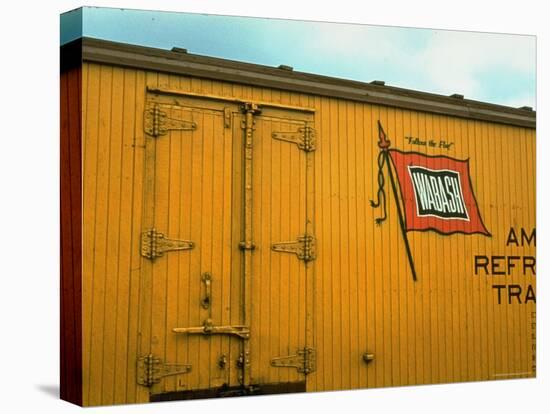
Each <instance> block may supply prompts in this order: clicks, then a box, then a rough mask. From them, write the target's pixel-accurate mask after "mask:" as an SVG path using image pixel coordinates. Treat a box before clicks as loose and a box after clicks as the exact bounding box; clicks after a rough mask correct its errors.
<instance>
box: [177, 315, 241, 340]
mask: <svg viewBox="0 0 550 414" xmlns="http://www.w3.org/2000/svg"><path fill="white" fill-rule="evenodd" d="M172 332H174V333H183V334H201V335H235V336H238V337H239V338H242V339H248V338H250V328H249V327H248V326H245V325H230V326H216V325H214V323H213V322H212V319H206V320H205V321H204V322H203V324H202V326H193V327H190V328H173V329H172Z"/></svg>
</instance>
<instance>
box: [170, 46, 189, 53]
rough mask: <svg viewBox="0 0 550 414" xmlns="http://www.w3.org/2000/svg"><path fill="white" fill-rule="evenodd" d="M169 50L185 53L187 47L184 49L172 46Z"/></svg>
mask: <svg viewBox="0 0 550 414" xmlns="http://www.w3.org/2000/svg"><path fill="white" fill-rule="evenodd" d="M171 52H176V53H187V49H184V48H182V47H175V46H174V47H173V48H172V50H171Z"/></svg>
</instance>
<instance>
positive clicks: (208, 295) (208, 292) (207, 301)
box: [201, 272, 212, 309]
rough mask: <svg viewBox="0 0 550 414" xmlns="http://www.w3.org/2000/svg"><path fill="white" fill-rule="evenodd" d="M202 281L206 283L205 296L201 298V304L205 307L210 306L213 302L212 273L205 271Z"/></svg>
mask: <svg viewBox="0 0 550 414" xmlns="http://www.w3.org/2000/svg"><path fill="white" fill-rule="evenodd" d="M201 280H202V283H204V298H202V300H201V305H202V307H203V308H204V309H208V308H210V305H211V304H212V274H211V273H210V272H204V273H203V274H202V276H201Z"/></svg>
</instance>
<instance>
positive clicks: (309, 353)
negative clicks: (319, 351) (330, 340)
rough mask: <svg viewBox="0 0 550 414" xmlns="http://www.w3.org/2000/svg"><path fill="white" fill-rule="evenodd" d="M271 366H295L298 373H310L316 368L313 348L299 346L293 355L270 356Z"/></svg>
mask: <svg viewBox="0 0 550 414" xmlns="http://www.w3.org/2000/svg"><path fill="white" fill-rule="evenodd" d="M271 366H272V367H277V368H296V369H297V370H298V372H300V373H303V374H306V375H307V374H310V373H312V372H314V371H315V370H316V369H317V358H316V352H315V349H314V348H308V347H306V348H301V349H298V350H297V351H296V354H294V355H288V356H280V357H276V358H272V359H271Z"/></svg>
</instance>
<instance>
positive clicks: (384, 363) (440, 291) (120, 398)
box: [82, 62, 535, 405]
mask: <svg viewBox="0 0 550 414" xmlns="http://www.w3.org/2000/svg"><path fill="white" fill-rule="evenodd" d="M82 82H83V85H82V90H83V125H84V129H83V171H84V181H83V182H84V189H83V215H84V217H83V355H84V360H83V372H84V376H83V384H84V390H83V391H84V404H85V405H97V404H112V403H123V402H139V401H148V391H147V389H146V388H144V387H141V386H138V385H137V384H136V358H137V356H138V355H139V354H140V343H146V341H147V340H148V338H146V337H147V335H148V328H147V327H142V329H141V330H140V327H139V301H140V266H141V260H142V259H141V257H140V246H139V239H140V232H141V231H142V227H141V218H142V206H143V199H142V197H143V191H142V190H143V188H142V186H143V174H144V170H143V167H144V151H143V146H144V131H143V111H144V103H145V97H146V86H147V85H148V86H169V87H170V88H175V89H181V90H182V91H190V92H195V93H205V94H214V95H221V96H227V97H236V98H240V99H250V100H252V101H254V100H258V101H268V102H275V103H280V104H288V105H300V106H305V107H313V108H315V110H316V113H315V128H316V130H317V140H318V145H317V150H316V151H315V152H314V153H313V154H314V183H315V184H314V200H315V202H314V223H313V224H314V232H315V235H316V237H317V240H318V247H317V248H318V252H317V259H316V260H315V261H314V262H313V271H314V273H313V274H314V292H313V293H314V344H313V345H314V347H315V348H316V350H317V370H316V372H314V373H312V374H310V375H309V376H308V378H307V389H308V391H315V390H338V389H349V388H358V387H380V386H391V385H403V384H429V383H441V382H451V381H469V380H489V379H499V378H508V377H513V378H516V377H518V376H526V377H527V376H532V375H534V373H533V372H532V371H531V365H532V361H531V356H532V346H533V344H534V340H532V339H531V333H532V330H531V322H532V319H531V318H532V312H534V311H535V306H534V304H533V303H532V302H531V303H530V304H528V305H519V304H516V303H512V304H510V305H508V304H503V305H498V304H497V302H496V294H495V292H494V289H493V288H492V285H493V284H494V283H499V282H502V283H517V284H521V285H522V286H525V285H526V283H532V284H533V286H534V285H535V281H534V279H535V278H534V277H531V276H522V275H521V274H519V273H518V272H515V273H513V275H512V276H506V277H504V276H503V277H501V279H498V277H492V276H489V277H487V276H475V275H474V268H473V256H474V255H476V254H487V255H506V254H510V255H512V254H514V255H520V256H521V255H532V256H534V255H535V247H534V246H524V247H507V246H506V238H507V235H508V230H509V228H510V227H515V228H516V229H518V230H519V228H521V227H523V228H525V229H527V230H530V229H532V228H534V227H535V178H534V177H535V131H534V130H532V129H527V128H520V127H512V126H504V125H499V124H492V123H488V122H481V121H473V120H466V119H459V118H454V117H450V116H441V115H433V114H429V113H422V112H415V111H409V110H400V109H394V108H388V107H382V106H377V105H371V104H363V103H354V102H350V101H345V100H341V99H333V98H327V97H319V96H313V95H306V94H300V93H292V92H286V91H280V90H271V89H267V88H257V87H249V86H243V85H237V84H230V83H223V82H218V81H211V80H204V79H197V78H189V77H185V76H176V75H168V74H162V73H156V72H150V71H142V70H135V69H129V68H120V67H114V66H109V65H99V64H94V63H87V62H85V63H84V65H83V79H82ZM378 119H380V121H381V122H382V124H383V125H384V127H385V129H386V132H387V134H388V137H389V139H390V140H391V142H392V147H393V148H399V149H403V150H418V148H420V147H416V148H415V147H414V146H411V145H409V144H407V142H406V141H405V139H404V137H405V136H413V137H419V138H421V139H428V140H429V139H435V140H439V139H440V138H442V139H445V140H447V141H452V142H454V147H453V149H452V150H450V151H446V150H440V149H437V148H435V149H434V148H427V149H426V148H421V149H420V150H421V151H426V152H427V153H428V154H433V155H440V154H442V155H448V156H452V157H455V158H459V159H465V158H470V172H471V178H472V184H473V189H474V192H475V195H476V197H477V201H478V204H479V208H480V211H481V215H482V217H483V220H484V222H485V225H486V226H487V228H488V229H489V231H490V232H491V233H492V237H491V238H489V237H484V236H481V235H468V236H466V235H460V234H455V235H451V236H442V235H439V234H437V233H435V232H409V233H408V235H409V239H410V244H411V249H412V253H413V256H414V260H415V263H416V267H417V272H418V276H419V280H418V281H417V282H413V280H412V277H411V273H410V270H409V267H408V264H407V261H406V260H407V259H406V253H405V249H404V245H403V240H402V237H401V233H400V229H399V224H398V219H397V215H396V209H395V202H394V200H393V197H392V195H391V191H389V184H387V188H388V215H389V218H388V220H387V221H386V222H385V223H384V224H382V225H381V226H376V225H375V223H374V219H375V217H377V216H378V214H379V212H378V211H377V210H374V209H372V208H371V207H370V205H369V200H370V199H371V198H373V197H374V196H375V192H376V190H377V165H376V157H377V155H378V147H377V144H376V140H377V127H376V122H377V120H378ZM505 299H507V298H505ZM367 351H368V352H372V353H374V354H375V360H374V361H373V362H372V363H371V364H368V365H367V364H365V363H364V362H363V361H362V354H363V353H364V352H367ZM518 373H523V374H521V375H518Z"/></svg>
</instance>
